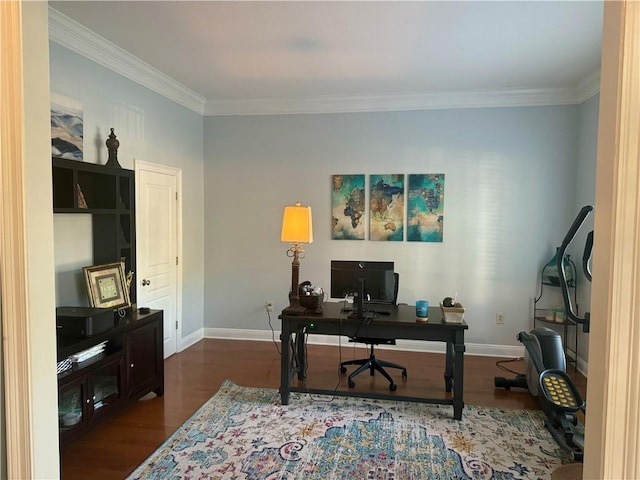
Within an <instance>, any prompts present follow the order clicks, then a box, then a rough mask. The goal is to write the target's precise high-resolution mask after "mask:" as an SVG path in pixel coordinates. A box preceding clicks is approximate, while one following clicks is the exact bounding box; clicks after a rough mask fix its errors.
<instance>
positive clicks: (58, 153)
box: [51, 92, 83, 160]
mask: <svg viewBox="0 0 640 480" xmlns="http://www.w3.org/2000/svg"><path fill="white" fill-rule="evenodd" d="M82 138H83V123H82V104H81V103H80V102H78V101H76V100H73V99H71V98H68V97H65V96H63V95H60V94H57V93H53V92H51V155H52V156H54V157H62V158H70V159H72V160H82Z"/></svg>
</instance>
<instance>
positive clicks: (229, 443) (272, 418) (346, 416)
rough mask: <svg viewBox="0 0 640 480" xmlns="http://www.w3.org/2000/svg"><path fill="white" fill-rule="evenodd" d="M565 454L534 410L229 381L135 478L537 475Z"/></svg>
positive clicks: (396, 478) (388, 478)
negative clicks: (286, 394)
mask: <svg viewBox="0 0 640 480" xmlns="http://www.w3.org/2000/svg"><path fill="white" fill-rule="evenodd" d="M563 461H564V462H566V461H568V457H567V455H566V454H565V453H564V452H563V451H562V450H561V449H560V448H559V447H558V445H557V444H556V443H555V442H554V440H553V438H552V437H551V434H549V432H548V431H547V430H546V429H545V427H544V418H543V414H542V413H541V412H539V411H535V410H510V409H496V408H486V407H475V406H469V405H467V406H465V408H464V411H463V414H462V420H461V421H456V420H453V418H452V408H451V407H443V406H437V405H426V404H421V403H407V402H396V401H384V400H369V399H359V398H350V397H336V398H334V399H333V400H332V399H331V397H329V396H316V395H314V396H313V398H311V397H310V396H309V395H307V394H301V393H292V394H291V401H290V404H289V405H287V406H282V405H280V397H279V395H278V392H277V390H273V389H260V388H246V387H240V386H237V385H235V384H233V383H232V382H229V381H226V382H225V383H224V384H223V385H222V387H221V388H220V390H219V391H218V392H217V393H216V394H215V395H214V396H213V397H212V398H211V399H210V400H209V401H208V402H207V403H205V404H204V405H203V406H202V407H201V408H200V409H199V410H198V411H197V412H196V413H195V414H194V415H193V416H192V417H191V418H190V419H189V420H187V422H185V424H184V425H182V427H180V428H179V429H178V430H176V432H175V433H173V435H172V436H171V437H169V439H167V440H166V441H165V443H164V444H163V445H161V446H160V447H159V448H158V449H157V450H156V451H155V452H154V453H153V454H152V455H151V456H150V457H149V458H148V459H147V460H146V461H145V462H144V463H143V464H142V465H140V466H139V467H138V468H137V469H136V470H135V471H134V472H133V473H132V474H131V476H130V477H129V479H130V480H132V479H184V480H186V479H230V480H231V479H238V480H240V479H242V480H276V479H281V480H291V479H305V480H306V479H318V480H319V479H322V480H327V479H351V480H360V479H386V480H392V479H393V480H405V479H414V480H418V479H447V480H449V479H536V478H540V479H542V478H550V477H551V473H552V472H553V470H555V469H556V468H557V467H559V466H560V465H562V463H563Z"/></svg>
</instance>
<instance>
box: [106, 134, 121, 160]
mask: <svg viewBox="0 0 640 480" xmlns="http://www.w3.org/2000/svg"><path fill="white" fill-rule="evenodd" d="M105 143H106V145H107V150H109V159H108V160H107V163H105V167H115V168H122V167H121V166H120V164H119V163H118V147H119V146H120V141H119V140H118V139H117V138H116V135H115V133H113V127H111V134H110V135H109V138H108V139H107V141H106V142H105Z"/></svg>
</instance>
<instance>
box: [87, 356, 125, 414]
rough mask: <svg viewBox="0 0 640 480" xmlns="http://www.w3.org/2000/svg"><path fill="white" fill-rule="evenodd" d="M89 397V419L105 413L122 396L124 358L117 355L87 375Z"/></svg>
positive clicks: (115, 404)
mask: <svg viewBox="0 0 640 480" xmlns="http://www.w3.org/2000/svg"><path fill="white" fill-rule="evenodd" d="M89 380H90V392H91V397H90V399H89V400H90V401H89V402H88V405H89V408H90V412H89V414H90V419H91V420H93V419H95V418H98V417H99V416H101V415H104V414H106V412H107V411H108V410H111V409H113V408H114V407H115V406H117V405H118V403H119V402H120V401H121V400H122V399H123V398H124V397H123V392H124V383H123V381H124V358H123V356H122V355H118V356H117V357H116V358H114V359H113V360H111V361H110V362H108V363H105V364H104V365H102V366H101V367H99V368H96V369H95V370H94V371H92V372H91V374H90V376H89Z"/></svg>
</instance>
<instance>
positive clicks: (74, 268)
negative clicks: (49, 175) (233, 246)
mask: <svg viewBox="0 0 640 480" xmlns="http://www.w3.org/2000/svg"><path fill="white" fill-rule="evenodd" d="M50 63H51V65H50V68H51V91H52V92H56V93H59V94H62V95H65V96H67V97H71V98H73V99H75V100H77V101H80V102H81V103H82V105H83V113H84V161H86V162H91V163H99V164H104V163H105V162H106V160H107V148H106V146H105V143H104V142H105V141H106V139H107V137H108V135H109V128H111V127H114V128H115V133H116V135H117V137H118V140H119V141H120V148H119V150H118V161H119V163H120V164H121V165H122V166H123V167H124V168H130V169H132V168H133V161H134V159H138V160H144V161H147V162H153V163H158V164H163V165H170V166H172V167H176V168H180V169H182V175H183V176H182V178H183V192H182V196H183V244H184V250H183V252H182V255H181V256H182V260H183V263H182V265H183V326H182V333H183V336H187V335H189V334H191V333H193V332H196V331H200V330H201V329H202V318H203V300H202V293H203V264H202V258H203V255H204V253H203V252H204V245H203V226H202V218H203V205H204V182H203V167H202V162H203V153H202V145H203V137H202V135H203V131H202V116H201V115H199V114H197V113H195V112H193V111H191V110H189V109H187V108H185V107H182V106H180V105H178V104H176V103H174V102H172V101H170V100H168V99H166V98H165V97H162V96H160V95H158V94H156V93H154V92H152V91H151V90H149V89H147V88H145V87H142V86H140V85H138V84H137V83H134V82H132V81H130V80H127V79H126V78H124V77H122V76H120V75H118V74H116V73H113V72H112V71H110V70H108V69H106V68H104V67H101V66H99V65H97V64H96V63H94V62H92V61H90V60H88V59H86V58H84V57H82V56H80V55H77V54H75V53H73V52H71V51H69V50H67V49H66V48H64V47H61V46H60V45H58V44H56V43H54V42H50ZM54 231H55V258H56V305H84V304H86V302H87V300H86V292H85V289H84V282H83V280H82V274H81V272H82V270H81V268H82V266H84V265H90V264H92V258H91V219H90V217H89V216H84V215H59V214H57V215H55V216H54Z"/></svg>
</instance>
